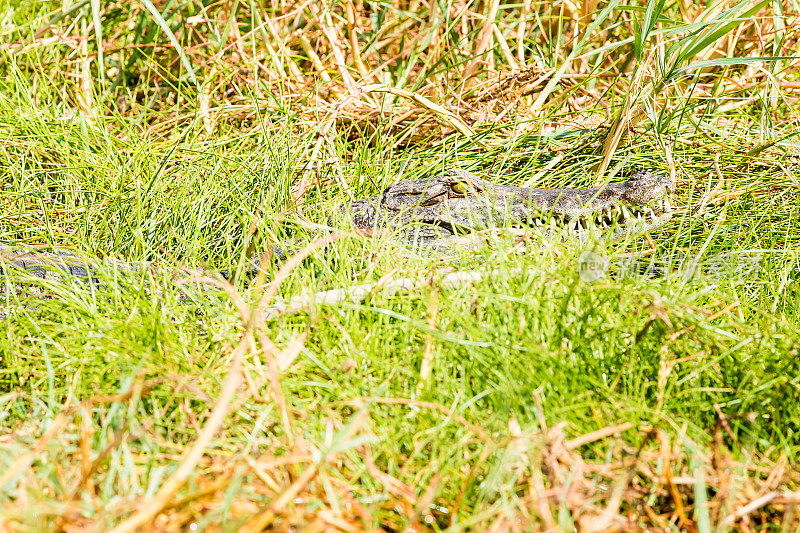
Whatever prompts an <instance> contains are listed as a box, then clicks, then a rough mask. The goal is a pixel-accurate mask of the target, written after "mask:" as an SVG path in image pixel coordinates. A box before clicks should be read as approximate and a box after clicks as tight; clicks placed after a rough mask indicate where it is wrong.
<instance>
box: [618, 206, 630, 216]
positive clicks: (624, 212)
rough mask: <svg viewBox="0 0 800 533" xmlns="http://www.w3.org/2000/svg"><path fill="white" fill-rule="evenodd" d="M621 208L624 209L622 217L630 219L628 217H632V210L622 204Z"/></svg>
mask: <svg viewBox="0 0 800 533" xmlns="http://www.w3.org/2000/svg"><path fill="white" fill-rule="evenodd" d="M619 208H620V211H622V217H623V218H625V219H628V218H630V217H631V212H630V211H629V210H628V208H627V207H625V206H624V205H621V206H620V207H619Z"/></svg>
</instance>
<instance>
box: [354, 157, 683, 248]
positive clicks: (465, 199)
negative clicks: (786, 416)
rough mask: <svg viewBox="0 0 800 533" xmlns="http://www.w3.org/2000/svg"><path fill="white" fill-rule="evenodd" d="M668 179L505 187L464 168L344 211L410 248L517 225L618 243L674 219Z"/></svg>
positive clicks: (397, 186) (397, 187)
mask: <svg viewBox="0 0 800 533" xmlns="http://www.w3.org/2000/svg"><path fill="white" fill-rule="evenodd" d="M673 190H674V184H673V183H672V181H671V180H670V179H668V178H665V177H663V176H660V175H658V174H653V173H650V172H640V173H638V174H635V175H633V176H631V178H630V179H628V180H627V181H624V182H619V183H609V184H607V185H605V186H602V187H592V188H587V189H573V188H569V187H565V188H560V189H536V188H523V187H513V186H509V185H498V184H495V183H491V182H488V181H485V180H482V179H480V178H478V177H477V176H475V175H473V174H471V173H469V172H467V171H464V170H453V171H450V172H448V173H446V174H442V175H438V176H434V177H431V178H423V179H407V180H401V181H398V182H397V183H394V184H392V185H390V186H389V187H387V188H386V189H385V190H384V191H383V193H382V194H379V195H377V196H373V197H372V198H366V199H364V200H357V201H355V202H353V203H352V204H350V205H349V206H345V209H344V210H345V211H346V212H347V213H349V216H350V217H351V219H352V221H353V224H354V226H355V227H356V228H358V229H361V230H364V231H371V230H376V229H378V230H390V231H394V230H399V231H401V234H402V235H403V236H404V237H405V239H406V240H408V241H409V242H410V243H414V244H418V245H421V246H430V247H434V248H437V247H449V246H450V244H451V243H454V242H456V241H457V240H458V239H457V237H459V236H463V235H466V234H470V233H474V232H477V231H480V230H484V229H488V228H492V227H496V226H502V225H504V224H510V225H515V226H521V225H524V226H529V227H532V228H540V229H541V231H542V232H543V233H545V234H551V233H556V232H559V231H561V232H563V231H567V232H570V233H572V234H574V235H575V236H576V237H579V238H583V237H585V236H587V235H589V234H590V233H591V232H593V231H595V232H596V231H599V232H600V233H601V235H604V236H606V237H608V238H610V239H612V240H617V239H620V238H623V237H625V236H627V235H638V234H642V233H647V232H649V231H652V230H654V229H656V228H658V227H660V226H662V225H663V224H665V223H666V222H667V221H668V220H669V219H670V218H671V217H672V209H671V205H670V200H669V195H670V193H671V192H672V191H673Z"/></svg>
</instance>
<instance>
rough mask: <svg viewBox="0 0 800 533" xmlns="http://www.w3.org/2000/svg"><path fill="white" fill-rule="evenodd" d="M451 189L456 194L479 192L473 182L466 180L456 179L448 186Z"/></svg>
mask: <svg viewBox="0 0 800 533" xmlns="http://www.w3.org/2000/svg"><path fill="white" fill-rule="evenodd" d="M450 188H451V189H453V192H454V193H456V194H463V195H467V194H476V193H479V192H480V189H478V187H476V186H475V184H473V183H470V182H468V181H457V182H455V183H454V184H452V185H451V186H450Z"/></svg>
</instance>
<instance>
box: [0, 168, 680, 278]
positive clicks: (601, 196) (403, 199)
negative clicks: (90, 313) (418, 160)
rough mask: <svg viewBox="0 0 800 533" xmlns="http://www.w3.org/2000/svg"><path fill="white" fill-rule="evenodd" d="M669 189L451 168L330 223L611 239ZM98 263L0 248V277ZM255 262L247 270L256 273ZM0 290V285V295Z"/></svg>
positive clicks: (122, 267) (657, 184) (666, 208)
mask: <svg viewBox="0 0 800 533" xmlns="http://www.w3.org/2000/svg"><path fill="white" fill-rule="evenodd" d="M673 189H674V185H673V183H672V181H670V180H669V179H668V178H664V177H662V176H659V175H658V174H653V173H649V172H641V173H638V174H635V175H634V176H632V177H631V178H630V179H628V180H627V181H624V182H619V183H610V184H608V185H606V186H604V187H594V188H587V189H573V188H568V187H566V188H559V189H536V188H522V187H513V186H508V185H499V184H496V183H492V182H489V181H486V180H482V179H480V178H478V177H477V176H474V175H473V174H471V173H469V172H466V171H464V170H453V171H450V172H448V173H445V174H441V175H438V176H434V177H431V178H424V179H406V180H401V181H398V182H396V183H394V184H392V185H390V186H389V187H387V188H386V189H385V190H384V191H383V192H382V193H381V194H379V195H376V196H373V197H371V198H366V199H363V200H356V201H355V202H352V203H350V204H347V205H344V206H342V207H341V208H340V209H339V210H338V212H337V214H336V216H335V217H334V220H333V224H334V225H340V224H344V225H351V226H353V227H355V228H356V229H358V230H361V231H362V232H367V233H372V232H375V231H379V232H391V233H394V234H397V235H398V236H399V237H400V238H401V239H402V240H403V241H405V242H406V243H407V244H409V245H410V246H414V247H423V248H426V249H429V250H433V251H435V252H445V253H446V252H448V251H451V250H453V248H454V247H456V246H457V245H458V244H459V242H461V239H462V238H463V236H464V235H467V234H470V233H475V232H479V231H481V230H484V229H489V228H493V227H498V226H503V225H507V224H511V225H525V226H529V227H531V228H532V229H536V228H539V229H540V230H541V231H542V232H544V233H554V232H558V231H566V232H571V233H573V234H575V235H576V236H578V237H582V236H584V235H587V234H588V233H590V232H592V231H599V232H600V234H604V235H605V236H606V237H609V238H611V239H618V238H620V237H624V236H626V235H639V234H643V233H646V232H649V231H652V230H654V229H656V228H658V227H660V226H662V225H663V224H664V223H666V222H667V221H668V220H669V219H670V218H671V216H672V213H671V206H670V203H669V194H670V193H671V192H672V190H673ZM105 261H107V263H106V264H104V265H103V266H105V267H112V269H116V270H117V271H121V272H123V273H143V272H146V271H155V272H157V273H159V274H165V273H168V272H165V271H163V270H159V269H156V268H155V267H154V266H153V265H151V264H150V263H146V262H137V263H124V262H120V261H116V260H110V259H107V260H105ZM108 263H110V264H108ZM97 264H98V263H97V262H94V263H93V262H91V261H89V260H87V259H84V258H82V257H80V256H78V255H75V254H73V253H71V252H68V251H64V250H56V251H54V252H44V251H40V250H36V249H35V248H30V247H23V248H13V247H9V246H3V245H0V274H2V273H3V272H4V270H5V269H9V267H12V268H14V269H22V270H25V271H27V272H28V273H29V274H32V275H33V276H36V277H38V278H42V279H61V278H62V277H63V276H64V275H65V274H66V275H69V276H72V277H75V278H84V279H86V278H89V279H93V278H95V277H96V276H95V272H96V271H97V268H96V265H97ZM256 264H257V263H256V262H254V263H252V266H251V267H250V268H251V269H252V270H255V269H256V268H257V267H256V266H255V265H256ZM93 265H95V266H93ZM9 270H10V269H9ZM173 271H174V270H173ZM222 274H223V275H225V277H227V275H226V274H227V273H222ZM0 281H1V280H0ZM3 290H4V288H3V284H2V283H0V292H3Z"/></svg>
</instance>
